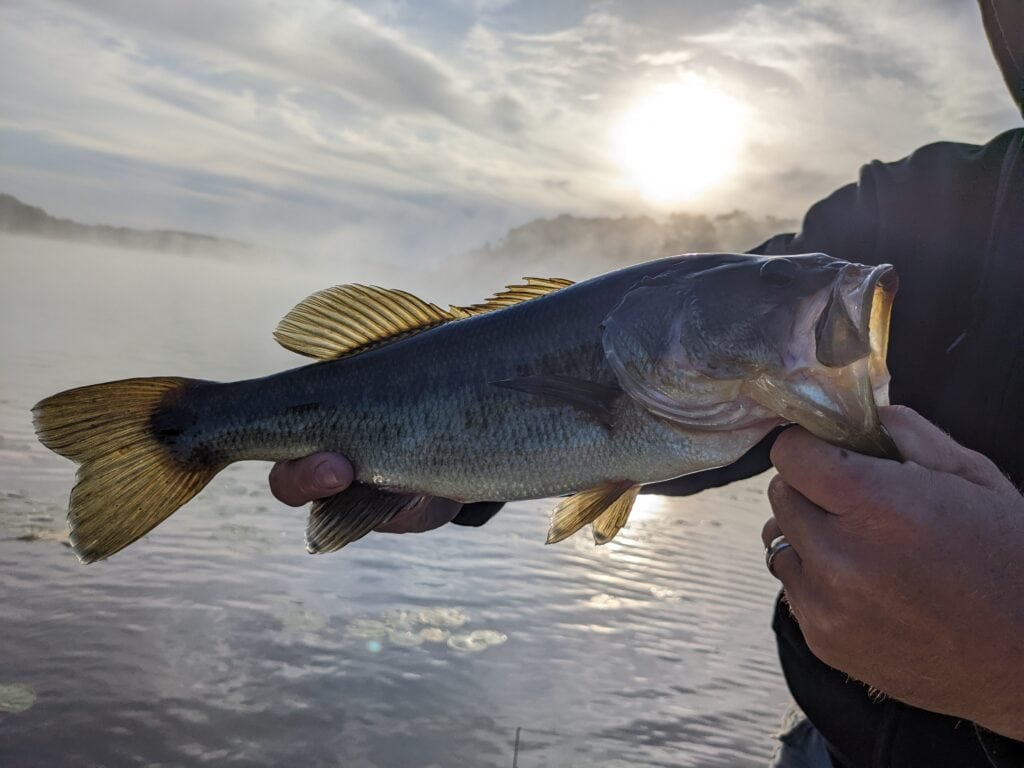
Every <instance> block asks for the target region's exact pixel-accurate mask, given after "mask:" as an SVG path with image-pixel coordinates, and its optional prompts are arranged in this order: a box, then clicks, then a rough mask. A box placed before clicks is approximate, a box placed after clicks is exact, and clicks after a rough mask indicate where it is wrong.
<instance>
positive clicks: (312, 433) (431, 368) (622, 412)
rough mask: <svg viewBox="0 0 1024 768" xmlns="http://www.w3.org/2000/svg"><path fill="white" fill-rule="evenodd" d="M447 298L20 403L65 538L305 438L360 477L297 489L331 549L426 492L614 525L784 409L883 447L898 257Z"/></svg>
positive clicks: (299, 449) (609, 528)
mask: <svg viewBox="0 0 1024 768" xmlns="http://www.w3.org/2000/svg"><path fill="white" fill-rule="evenodd" d="M524 280H525V281H524V282H523V283H521V284H517V285H512V286H509V287H507V288H506V289H505V290H503V291H500V292H498V293H496V294H494V295H493V296H491V297H490V298H488V299H487V300H485V301H482V302H480V303H478V304H473V305H469V306H454V305H453V306H449V307H447V308H444V307H442V306H440V305H438V304H434V303H431V302H427V301H424V300H423V299H420V298H418V297H416V296H415V295H413V294H411V293H408V292H406V291H403V290H396V289H385V288H381V287H377V286H367V285H359V284H346V285H339V286H335V287H332V288H327V289H325V290H322V291H319V292H317V293H315V294H313V295H311V296H309V297H307V298H306V299H304V300H303V301H302V302H300V303H299V304H298V305H297V306H296V307H295V308H294V309H293V310H291V311H290V312H289V313H288V314H287V315H286V316H285V317H284V319H282V320H281V321H280V323H279V325H278V326H277V329H276V330H275V332H274V337H275V339H276V340H277V341H278V342H279V343H280V344H281V345H283V346H284V347H285V348H287V349H289V350H292V351H294V352H297V353H299V354H302V355H305V356H307V357H311V358H314V359H315V362H313V363H310V364H306V365H303V366H300V367H297V368H293V369H290V370H286V371H282V372H279V373H274V374H271V375H268V376H265V377H262V378H255V379H249V380H244V381H234V382H223V383H222V382H214V381H204V380H197V379H187V378H181V377H174V376H161V377H146V378H133V379H126V380H121V381H114V382H107V383H102V384H94V385H91V386H85V387H79V388H76V389H71V390H68V391H65V392H61V393H58V394H55V395H53V396H51V397H48V398H46V399H44V400H42V401H41V402H39V403H38V404H37V405H36V406H35V407H34V408H33V416H34V424H35V429H36V434H37V436H38V439H39V440H40V441H41V442H42V444H43V445H45V446H46V447H47V448H49V449H51V450H53V451H55V452H56V453H58V454H60V455H62V456H65V457H67V458H69V459H71V460H73V461H75V462H76V463H77V464H78V465H79V466H78V470H77V477H76V483H75V485H74V487H73V489H72V491H71V496H70V502H69V510H68V521H69V526H70V541H71V544H72V546H73V547H74V550H75V551H76V553H77V554H78V556H79V558H80V559H81V560H82V561H84V562H94V561H97V560H103V559H105V558H107V557H110V556H111V555H113V554H114V553H116V552H118V551H120V550H121V549H123V548H124V547H126V546H128V545H129V544H131V543H132V542H134V541H136V540H138V539H139V538H141V537H142V536H144V535H145V534H146V533H148V532H149V531H150V530H152V529H153V528H154V527H155V526H157V525H158V524H159V523H160V522H162V521H163V520H165V519H166V518H167V517H168V516H170V515H171V514H172V513H173V512H174V511H176V510H177V509H178V508H179V507H181V506H182V505H184V504H185V503H186V502H188V501H189V500H190V499H192V497H194V496H195V495H196V494H197V493H199V492H200V491H201V490H202V489H203V488H204V487H205V486H206V485H207V483H209V482H210V481H211V480H212V479H213V477H214V476H215V475H216V474H217V473H218V472H220V471H221V470H222V469H223V468H224V467H226V466H228V465H229V464H232V463H234V462H237V461H248V460H260V461H281V460H285V459H295V458H299V457H303V456H306V455H309V454H311V453H314V452H317V451H333V452H337V453H340V454H342V455H344V456H346V457H348V459H349V460H350V461H351V462H352V465H353V467H354V470H355V473H354V483H353V485H352V486H351V487H350V488H348V489H347V490H345V491H344V492H342V493H339V494H336V495H334V496H331V497H329V498H326V499H320V500H317V501H314V502H313V503H312V505H311V507H310V510H309V516H308V520H307V525H306V545H307V550H308V551H309V552H313V553H323V552H333V551H336V550H338V549H341V548H342V547H344V546H346V545H348V544H350V543H352V542H353V541H356V540H358V539H359V538H361V537H363V536H365V535H366V534H367V533H369V532H370V531H372V530H373V529H374V528H376V527H377V526H379V525H382V524H384V523H385V522H387V521H388V520H389V519H391V518H392V517H394V516H395V515H396V514H398V513H400V512H401V511H403V510H406V509H408V508H410V507H411V506H413V505H416V504H420V503H424V501H425V500H426V499H429V498H432V497H444V498H449V499H454V500H456V501H461V502H475V501H515V500H522V499H539V498H548V497H564V498H562V499H561V501H560V502H559V503H558V505H557V507H556V508H555V510H554V512H553V513H552V517H551V523H550V528H549V532H548V538H547V540H548V542H552V543H553V542H556V541H561V540H563V539H565V538H566V537H568V536H570V535H572V534H573V533H575V532H576V531H578V530H579V529H581V528H583V527H584V526H586V525H588V524H590V525H591V527H592V532H593V536H594V540H595V541H596V542H597V543H605V542H608V541H611V540H612V539H613V538H614V537H615V535H616V534H617V533H618V531H619V530H621V529H622V528H623V527H624V526H625V525H626V523H627V521H628V518H629V513H630V509H631V507H632V505H633V502H634V500H635V499H636V496H637V494H638V492H639V491H640V489H641V488H642V487H643V486H644V485H647V484H651V483H656V482H660V481H664V480H669V479H673V478H676V477H680V476H682V475H686V474H690V473H692V472H697V471H700V470H705V469H710V468H713V467H718V466H724V465H727V464H730V463H732V462H734V461H735V460H737V459H738V458H739V457H740V456H742V455H743V454H744V453H745V452H747V451H748V450H749V449H750V448H751V447H752V446H754V445H755V444H756V443H757V442H759V441H760V440H761V439H762V438H763V437H764V436H765V435H766V434H767V433H768V432H769V431H771V430H772V429H773V428H775V427H776V426H778V425H780V424H785V423H796V424H800V425H802V426H804V427H805V428H806V429H808V430H809V431H810V432H812V433H813V434H815V435H817V436H819V437H821V438H822V439H825V440H828V441H830V442H833V443H835V444H837V445H842V446H846V447H848V448H850V449H852V450H855V451H858V452H861V453H866V454H870V455H874V456H879V457H884V458H890V459H895V460H898V459H899V452H898V451H897V449H896V447H895V445H894V444H893V442H892V439H891V437H890V436H889V435H888V434H887V433H886V432H885V430H884V428H883V427H882V425H881V423H880V422H879V418H878V411H877V407H878V405H882V404H886V403H887V402H888V394H887V393H888V382H889V373H888V369H887V367H886V363H885V358H886V351H887V350H886V347H887V344H888V330H889V321H890V315H891V309H892V304H893V298H894V296H895V293H896V290H897V287H898V278H897V276H896V272H895V270H894V268H893V267H892V266H890V265H887V264H883V265H879V266H867V265H862V264H855V263H851V262H847V261H843V260H839V259H835V258H832V257H830V256H828V255H825V254H820V253H813V254H800V255H794V256H777V257H766V256H758V255H750V254H735V253H703V254H683V255H679V256H673V257H668V258H665V259H659V260H655V261H649V262H644V263H640V264H636V265H633V266H630V267H626V268H623V269H620V270H617V271H614V272H609V273H606V274H603V275H600V276H597V277H594V278H591V279H588V280H584V281H582V282H577V283H573V282H572V281H569V280H566V279H562V278H525V279H524Z"/></svg>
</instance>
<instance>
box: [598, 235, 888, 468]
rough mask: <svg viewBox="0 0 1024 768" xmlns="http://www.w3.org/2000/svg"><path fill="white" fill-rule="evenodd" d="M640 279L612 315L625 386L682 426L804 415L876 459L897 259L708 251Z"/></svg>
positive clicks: (608, 334)
mask: <svg viewBox="0 0 1024 768" xmlns="http://www.w3.org/2000/svg"><path fill="white" fill-rule="evenodd" d="M692 258H693V259H694V261H693V262H690V261H689V260H688V259H682V260H681V261H680V262H679V263H678V264H677V265H676V266H674V267H673V268H671V269H669V270H667V271H666V272H664V273H662V274H659V275H655V276H653V277H649V278H645V279H644V280H642V281H641V282H640V283H639V284H637V285H636V286H634V287H633V288H632V289H631V290H630V291H629V292H628V293H627V294H626V295H625V296H624V297H623V299H622V301H621V302H620V304H619V305H618V306H617V307H616V308H615V310H613V311H612V313H611V314H610V315H609V316H608V317H607V318H606V319H605V322H604V324H603V336H602V339H603V344H604V350H605V355H606V358H607V359H608V361H609V364H610V365H611V367H612V369H613V370H614V371H615V374H616V377H617V378H618V379H619V383H620V385H621V386H622V387H623V389H624V390H625V391H626V392H627V393H628V394H630V395H631V396H632V397H634V399H636V400H638V401H640V402H641V403H642V404H643V405H644V406H645V407H646V408H648V410H650V411H652V412H654V413H655V414H657V415H659V416H662V417H664V418H666V419H669V420H670V421H673V422H674V423H677V424H680V425H683V426H686V427H690V428H698V429H700V428H703V429H736V428H741V427H745V426H750V425H753V424H755V423H759V422H763V421H769V420H775V421H777V422H779V423H782V422H796V423H798V424H801V425H802V426H804V427H805V428H807V429H808V430H809V431H811V432H812V433H814V434H816V435H818V436H819V437H821V438H823V439H825V440H829V441H830V442H833V443H837V444H840V445H845V446H847V447H850V448H851V449H853V450H857V451H860V452H865V453H871V454H874V455H892V454H893V453H894V451H895V447H894V446H893V445H892V443H891V440H890V439H889V437H888V435H886V434H885V432H884V430H883V429H882V427H881V425H880V423H879V421H878V412H877V405H878V404H884V403H886V402H887V399H888V395H887V392H888V381H889V374H888V369H887V368H886V364H885V355H886V347H887V340H888V328H889V316H890V310H891V307H892V300H893V297H894V295H895V292H896V289H897V284H898V281H897V278H896V273H895V270H894V269H893V268H892V267H891V266H889V265H881V266H866V265H863V264H854V263H851V262H847V261H842V260H839V259H834V258H832V257H830V256H826V255H824V254H820V253H816V254H802V255H797V256H779V257H763V256H750V255H741V254H706V255H700V256H694V257H692Z"/></svg>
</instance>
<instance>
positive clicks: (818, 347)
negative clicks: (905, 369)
mask: <svg viewBox="0 0 1024 768" xmlns="http://www.w3.org/2000/svg"><path fill="white" fill-rule="evenodd" d="M898 289H899V277H898V275H897V274H896V270H895V268H894V267H893V266H892V265H891V264H880V265H878V266H876V267H867V266H863V265H860V264H847V265H846V266H845V267H844V268H843V270H842V273H841V274H840V275H839V277H838V278H837V279H836V280H835V282H834V283H833V284H832V291H831V293H830V295H829V297H828V301H827V302H826V304H825V308H824V309H823V310H822V312H821V315H819V317H818V322H817V323H816V325H815V329H814V337H815V356H816V357H817V359H818V362H819V363H821V364H822V365H824V366H826V367H828V368H845V367H846V366H848V365H851V364H852V363H854V362H856V361H857V360H860V359H861V358H864V357H867V358H868V375H869V379H870V382H871V389H872V390H873V391H874V392H875V395H876V397H875V400H876V403H877V404H878V405H886V404H887V403H888V384H889V370H888V368H887V366H886V362H885V359H886V355H887V353H888V347H889V322H890V319H891V317H892V305H893V299H894V298H895V296H896V291H897V290H898Z"/></svg>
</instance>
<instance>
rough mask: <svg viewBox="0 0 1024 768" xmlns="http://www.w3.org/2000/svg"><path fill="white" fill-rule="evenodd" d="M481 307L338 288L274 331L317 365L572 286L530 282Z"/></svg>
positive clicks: (298, 309) (301, 307) (311, 300)
mask: <svg viewBox="0 0 1024 768" xmlns="http://www.w3.org/2000/svg"><path fill="white" fill-rule="evenodd" d="M524 279H525V280H526V284H525V285H510V286H508V287H507V288H506V289H505V290H504V291H501V292H499V293H496V294H494V296H492V297H491V298H489V299H487V300H486V301H484V302H482V303H480V304H472V305H470V306H467V307H456V306H451V307H449V308H448V309H442V308H441V307H439V306H438V305H437V304H431V303H430V302H429V301H424V300H423V299H421V298H419V297H417V296H413V295H412V294H411V293H406V292H405V291H399V290H395V289H390V288H380V287H378V286H375V285H359V284H355V283H353V284H351V285H336V286H334V287H333V288H325V289H324V290H322V291H317V292H316V293H314V294H313V295H312V296H309V297H307V298H305V299H303V300H302V301H301V302H299V303H298V304H297V305H296V306H295V308H294V309H292V311H291V312H289V313H288V314H287V315H285V316H284V318H283V319H282V320H281V322H280V323H278V324H277V328H276V329H275V330H274V339H276V340H277V343H278V344H280V345H281V346H282V347H284V348H285V349H289V350H291V351H292V352H298V353H299V354H300V355H306V356H307V357H315V358H317V359H319V360H337V359H338V358H341V357H348V356H349V355H355V354H358V353H360V352H365V351H367V350H369V349H373V348H374V347H379V346H382V345H384V344H389V343H391V342H393V341H397V340H399V339H402V338H405V337H406V336H411V335H412V334H415V333H420V332H421V331H427V330H430V329H431V328H434V327H436V326H438V325H443V324H444V323H450V322H452V321H453V320H463V319H465V318H467V317H473V316H474V315H482V314H484V313H486V312H493V311H495V310H498V309H504V308H505V307H509V306H512V305H513V304H519V303H521V302H523V301H529V300H530V299H536V298H538V297H540V296H544V295H546V294H548V293H552V292H553V291H557V290H560V289H562V288H565V287H567V286H570V285H572V281H570V280H563V279H562V278H557V277H553V278H540V277H527V278H524Z"/></svg>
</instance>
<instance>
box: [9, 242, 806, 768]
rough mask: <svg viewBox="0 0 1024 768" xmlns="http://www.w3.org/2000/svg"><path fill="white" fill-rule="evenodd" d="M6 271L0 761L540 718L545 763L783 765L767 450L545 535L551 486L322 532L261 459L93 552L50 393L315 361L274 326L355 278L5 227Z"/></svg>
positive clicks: (423, 731)
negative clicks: (315, 531)
mask: <svg viewBox="0 0 1024 768" xmlns="http://www.w3.org/2000/svg"><path fill="white" fill-rule="evenodd" d="M0 270H2V271H0V274H2V279H0V352H2V357H0V360H2V362H0V575H2V577H0V627H2V629H0V659H3V664H2V665H0V692H3V691H6V692H8V693H9V696H10V698H11V705H10V706H9V707H6V708H5V706H4V701H3V700H0V765H3V766H23V765H24V766H34V765H40V766H42V765H67V766H95V765H110V766H120V765H154V764H158V765H202V764H215V765H246V766H248V765H267V766H276V765H304V766H356V767H360V768H361V767H363V766H366V767H369V766H511V765H512V760H513V740H514V738H515V732H516V728H517V727H521V728H522V735H521V743H520V752H519V756H518V765H519V766H521V767H522V768H540V767H541V766H591V765H601V766H636V765H644V766H652V765H654V766H730V767H736V766H761V765H764V763H765V761H766V759H767V755H768V753H769V751H770V749H771V744H772V741H771V738H770V735H771V733H772V732H773V731H774V730H775V728H776V725H777V723H778V719H779V715H780V713H781V711H782V709H783V706H784V702H785V701H786V695H785V689H784V686H783V684H782V681H781V677H780V674H779V672H778V662H777V660H776V657H775V650H774V645H773V643H772V639H771V633H770V629H769V621H770V615H771V605H772V599H773V597H774V593H775V583H774V581H773V580H772V579H771V578H770V577H769V576H768V574H767V573H766V572H765V570H764V565H763V561H762V557H761V551H760V544H759V536H758V532H759V530H760V526H761V524H762V522H763V520H764V518H765V517H766V516H767V511H766V510H767V506H766V503H765V501H764V486H765V484H766V482H767V477H761V478H755V479H754V480H751V481H748V482H746V483H741V484H735V485H733V486H731V487H729V488H725V489H718V490H713V491H709V492H707V493H705V494H702V495H701V496H700V497H697V498H689V499H679V500H667V499H658V498H652V497H641V499H640V500H639V501H638V504H637V508H636V510H635V512H634V514H633V518H632V520H631V522H630V525H629V526H628V527H627V528H626V529H625V530H624V531H623V532H622V533H621V534H620V535H619V537H618V538H617V539H616V540H615V541H614V542H613V543H612V544H609V545H607V546H605V547H602V548H597V547H594V546H593V544H592V543H591V542H590V541H589V540H588V538H587V537H586V536H585V535H578V536H576V537H574V538H573V539H571V540H569V541H567V542H565V543H563V544H560V545H555V546H545V545H544V543H543V542H544V536H545V531H546V527H547V513H548V511H549V509H550V507H551V506H552V504H551V503H550V502H544V501H541V502H525V503H516V504H511V505H508V506H507V507H506V508H505V509H504V510H503V511H502V512H501V513H500V514H499V515H498V516H497V517H496V518H494V519H493V520H492V521H491V522H490V523H488V524H487V525H486V526H484V527H483V528H479V529H467V528H459V527H457V526H448V527H447V528H445V529H443V530H439V531H435V532H432V533H429V534H422V535H406V536H387V535H374V536H370V537H368V538H366V539H364V540H362V541H360V542H358V543H357V544H355V545H353V546H351V547H349V548H347V549H346V550H345V551H343V552H341V553H337V554H333V555H324V556H319V557H313V556H310V555H307V554H305V551H304V547H303V528H304V525H305V512H304V511H302V510H294V509H290V508H288V507H285V506H283V505H281V504H278V503H277V502H276V501H274V500H273V499H272V498H271V497H270V495H269V493H268V492H267V490H266V471H267V468H268V467H267V465H265V464H257V463H249V464H244V465H235V466H232V467H230V468H228V469H227V470H226V471H224V472H223V473H221V474H220V475H219V476H218V477H217V478H216V479H215V480H214V481H213V483H212V484H211V485H210V486H209V487H208V488H207V489H206V490H205V491H203V493H202V494H201V495H200V496H199V497H197V499H196V500H194V501H193V502H191V503H190V504H189V505H188V506H186V507H185V508H184V509H182V510H181V511H180V512H178V513H176V514H175V515H174V516H173V517H172V518H171V519H170V520H168V521H167V522H166V523H164V524H163V525H161V526H160V527H159V528H158V529H157V530H155V531H154V532H153V533H151V534H150V535H149V536H147V537H146V538H145V539H143V540H141V541H140V542H138V543H136V544H134V545H133V546H132V547H130V548H129V549H127V550H125V551H124V552H122V553H120V554H118V555H116V556H115V557H114V558H112V559H111V560H109V561H107V562H104V563H98V564H95V565H92V566H84V565H81V564H79V563H78V560H77V558H75V556H74V554H73V553H72V552H71V550H70V549H68V548H67V546H66V544H65V543H64V514H65V504H66V500H67V494H68V491H69V490H70V487H71V484H72V482H73V465H72V464H71V463H70V462H68V461H66V460H64V459H61V458H60V457H58V456H55V455H53V454H51V453H50V452H49V451H47V450H46V449H44V448H43V447H42V446H41V445H39V444H38V443H37V442H36V441H35V439H34V437H33V434H32V427H31V419H30V415H29V408H30V407H31V406H32V404H33V403H35V402H36V401H37V400H39V399H41V398H42V397H44V396H46V395H49V394H52V393H53V392H55V391H57V390H60V389H64V388H67V387H71V386H77V385H81V384H90V383H94V382H96V381H102V380H110V379H117V378H122V377H128V376H138V375H162V374H173V375H183V376H195V377H200V378H209V379H232V378H241V377H247V376H253V375H262V374H265V373H268V372H271V371H274V370H278V369H281V368H284V367H288V366H292V365H295V364H298V363H299V362H301V361H300V359H299V358H296V357H294V356H292V355H290V354H289V353H287V352H285V351H284V350H280V349H278V348H277V347H276V345H275V344H274V343H273V341H272V340H271V338H270V332H271V330H272V329H273V326H274V325H275V324H276V322H277V320H278V318H279V317H280V316H282V315H283V314H284V313H285V312H286V311H287V310H288V309H289V308H290V307H291V306H292V305H293V304H294V303H295V302H296V301H297V300H298V299H300V298H301V297H303V296H305V295H306V294H308V293H310V292H312V291H313V290H316V289H317V288H320V287H323V286H325V285H328V284H332V283H337V282H342V281H344V280H346V279H351V277H352V276H350V275H327V274H322V273H314V272H297V271H296V270H294V269H292V270H286V269H284V268H281V267H275V266H270V265H254V264H242V263H237V262H223V261H218V260H216V259H212V258H209V259H204V258H198V257H173V256H163V255H155V254H149V253H134V252H129V251H114V250H109V249H102V248H97V247H92V246H85V245H68V244H61V243H54V242H48V241H43V240H31V239H21V238H11V237H4V238H0ZM356 277H357V279H364V278H362V276H356ZM515 277H518V275H514V274H510V279H514V278H515ZM398 287H406V288H409V287H413V286H410V285H409V283H408V277H407V276H406V279H405V280H404V281H401V285H399V286H398ZM485 293H486V291H485ZM430 298H434V299H444V298H446V297H438V296H431V297H430ZM456 298H457V300H464V299H465V297H462V296H459V297H456ZM0 699H2V696H0Z"/></svg>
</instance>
